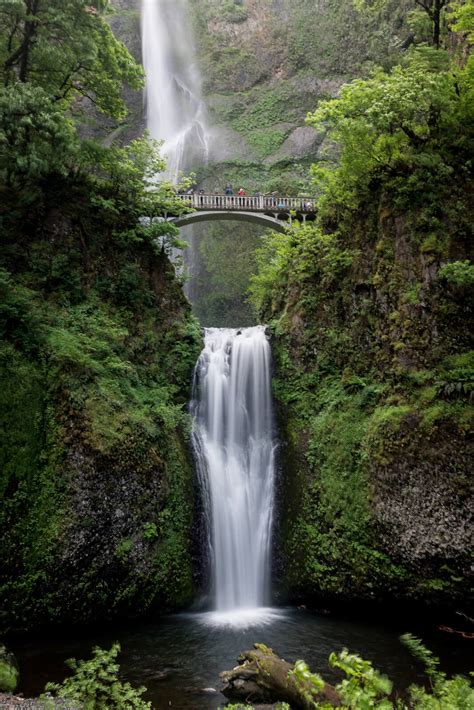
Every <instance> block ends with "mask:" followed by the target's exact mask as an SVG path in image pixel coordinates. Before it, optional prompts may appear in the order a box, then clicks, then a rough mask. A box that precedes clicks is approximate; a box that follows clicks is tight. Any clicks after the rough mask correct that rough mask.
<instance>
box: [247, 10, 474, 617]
mask: <svg viewBox="0 0 474 710" xmlns="http://www.w3.org/2000/svg"><path fill="white" fill-rule="evenodd" d="M450 5H451V13H450V14H449V15H447V14H446V15H445V16H444V27H445V34H444V35H443V37H442V43H443V44H444V45H445V46H449V47H450V51H449V52H448V51H446V49H444V48H439V49H438V48H435V47H432V46H429V45H427V44H426V43H420V44H416V43H415V46H413V47H412V48H411V49H410V50H409V51H408V52H407V53H406V54H405V55H404V57H403V60H402V61H401V63H400V64H399V65H397V66H395V67H394V68H393V69H392V70H391V71H388V72H387V71H384V70H382V69H376V70H375V71H374V72H373V74H372V76H371V77H370V78H368V79H365V80H362V79H358V80H356V81H354V82H352V83H350V84H348V85H347V86H345V87H344V88H343V89H342V91H341V94H340V97H339V98H337V99H335V100H331V101H328V102H323V103H321V104H320V105H319V107H318V109H317V110H316V112H314V113H313V114H311V115H310V116H309V119H308V120H309V122H310V123H311V124H312V125H315V126H317V127H318V128H319V129H321V128H325V129H326V130H328V132H329V136H330V137H331V139H332V140H333V141H335V142H336V145H337V146H338V151H339V156H338V159H337V160H334V159H332V160H327V161H319V162H318V163H317V164H316V165H315V166H314V169H313V172H314V179H315V183H316V187H317V189H318V191H319V199H318V220H317V224H316V225H315V226H310V227H300V228H294V229H293V230H292V231H291V233H290V234H289V236H288V237H282V236H280V235H269V236H268V237H267V238H266V240H265V242H264V244H263V246H262V248H261V249H260V252H259V253H258V261H259V264H260V269H259V273H258V274H257V276H256V277H255V278H254V280H253V286H252V293H253V301H254V303H255V304H256V307H257V309H258V312H259V314H260V318H262V319H266V320H267V321H268V322H269V323H270V325H271V327H272V330H273V333H274V343H275V352H276V358H277V365H278V376H277V380H276V384H275V391H276V395H277V398H278V400H279V401H280V403H281V405H282V408H283V411H284V412H285V419H283V418H282V427H283V430H284V432H285V434H286V439H287V442H288V448H287V452H286V453H284V454H283V456H284V463H285V464H286V466H287V467H289V469H290V470H291V473H287V474H286V476H284V481H283V502H282V508H283V509H282V518H283V532H282V541H281V543H282V547H283V558H284V560H285V563H284V565H283V568H284V569H286V573H285V583H286V585H287V588H289V589H290V590H291V592H292V593H293V594H295V595H313V594H314V595H318V594H319V595H320V594H323V595H328V596H331V597H334V596H339V597H346V598H353V597H354V596H359V597H363V598H368V599H373V598H383V597H386V596H387V595H388V596H394V595H395V596H399V597H403V598H406V597H407V596H408V597H411V598H412V599H424V600H432V601H437V602H445V603H447V604H453V603H454V604H463V603H465V602H466V601H467V598H468V596H469V581H468V580H469V563H468V559H467V554H466V551H467V549H468V547H469V542H468V538H467V537H466V534H465V533H466V527H465V522H466V520H467V519H468V517H469V507H470V497H469V484H468V481H469V469H470V464H469V453H468V452H469V430H470V424H471V423H472V406H471V397H472V391H473V390H472V388H473V375H474V369H473V367H474V361H473V357H472V352H471V351H470V350H469V347H470V342H469V334H468V329H467V328H466V323H467V321H468V319H469V318H470V317H471V314H472V300H471V298H472V292H471V291H470V290H469V287H470V286H471V287H472V282H473V277H474V267H473V266H472V264H471V263H470V261H469V249H470V239H471V237H472V234H471V230H472V221H473V220H472V199H471V198H472V187H473V185H472V174H471V158H472V150H473V147H474V143H473V139H474V133H473V128H474V124H473V118H474V102H473V99H474V96H473V78H474V75H473V70H474V64H473V59H472V55H471V54H470V52H469V43H470V42H471V40H472V30H473V24H472V21H473V6H472V2H467V3H451V4H450ZM423 19H424V18H423ZM454 32H457V33H458V34H454ZM459 33H462V34H461V36H460V35H459ZM428 36H429V33H428ZM285 420H286V421H285ZM290 560H291V563H290V564H289V565H288V561H290ZM288 566H289V569H288Z"/></svg>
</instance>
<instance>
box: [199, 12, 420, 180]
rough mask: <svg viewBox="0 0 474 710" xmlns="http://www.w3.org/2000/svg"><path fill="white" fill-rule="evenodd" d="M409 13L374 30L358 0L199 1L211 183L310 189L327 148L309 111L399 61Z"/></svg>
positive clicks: (389, 16) (383, 19)
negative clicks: (374, 69) (314, 165)
mask: <svg viewBox="0 0 474 710" xmlns="http://www.w3.org/2000/svg"><path fill="white" fill-rule="evenodd" d="M403 7H404V3H403V2H402V3H400V2H398V1H394V2H391V3H390V4H389V5H388V6H387V8H386V10H385V11H384V13H383V16H379V17H378V18H377V26H376V25H375V24H374V23H375V20H374V18H371V17H370V16H369V15H361V14H360V13H358V12H357V11H356V10H355V9H354V5H353V2H352V0H322V2H318V3H315V2H314V1H313V0H297V2H294V0H245V1H242V2H233V0H229V1H228V2H225V3H222V2H219V1H218V0H200V2H196V3H194V4H193V7H192V8H191V9H192V11H193V19H194V25H195V38H196V49H197V52H198V57H199V64H200V67H201V69H202V76H203V79H204V87H203V89H204V95H205V100H206V104H207V106H208V108H209V116H210V122H211V125H212V126H214V128H215V129H216V132H215V141H214V144H213V145H212V146H211V155H210V164H209V166H208V167H207V169H205V170H203V169H202V168H201V167H200V166H197V170H198V175H199V176H200V177H201V178H202V179H203V180H204V181H205V184H207V185H209V187H210V188H212V189H214V187H216V186H222V185H223V184H224V182H223V181H224V180H225V181H227V180H230V181H231V182H233V183H235V184H237V183H239V184H242V185H244V186H245V188H246V189H247V190H260V191H271V190H278V191H280V192H284V193H286V194H298V192H299V191H301V190H303V191H306V192H308V191H310V190H311V185H310V182H309V181H308V170H307V168H308V167H309V165H310V163H311V162H312V161H313V160H314V159H315V158H316V157H318V155H320V154H324V153H325V152H326V151H328V150H330V146H329V145H328V144H327V142H325V141H324V134H323V133H321V132H317V131H315V130H314V129H313V128H312V127H310V126H308V125H306V123H305V118H306V114H307V112H308V111H311V110H314V108H315V106H316V105H317V102H318V101H319V100H320V99H322V98H323V99H325V98H328V97H331V96H335V95H336V94H337V91H338V89H339V87H340V86H341V84H343V83H344V82H345V81H347V80H349V79H351V78H353V77H354V76H360V75H364V73H366V72H367V71H369V69H370V67H371V66H373V64H374V63H377V64H382V65H383V66H390V65H391V64H392V63H393V62H394V61H395V60H396V58H397V57H398V56H399V53H400V44H401V42H402V41H403V39H404V38H405V37H406V34H407V28H406V26H405V24H404V17H405V16H404V12H403Z"/></svg>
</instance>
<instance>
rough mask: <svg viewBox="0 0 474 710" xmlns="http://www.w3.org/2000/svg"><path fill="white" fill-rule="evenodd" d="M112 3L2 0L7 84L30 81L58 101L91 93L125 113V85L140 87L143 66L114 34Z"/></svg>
mask: <svg viewBox="0 0 474 710" xmlns="http://www.w3.org/2000/svg"><path fill="white" fill-rule="evenodd" d="M107 8H108V2H103V1H102V0H99V1H96V2H89V0H88V1H87V2H85V0H43V2H33V1H32V0H11V1H10V2H3V3H2V13H1V14H0V37H2V41H1V42H0V66H1V68H2V69H1V78H2V84H3V85H4V86H6V87H7V88H8V87H9V86H11V85H12V84H15V83H16V82H18V81H20V82H22V83H25V82H27V81H28V82H30V83H31V84H34V85H36V86H38V87H41V88H42V89H43V90H44V92H45V93H47V94H48V95H49V96H50V97H51V100H53V101H55V102H64V101H67V102H68V103H71V102H72V101H73V100H74V98H75V97H76V96H77V95H81V96H86V97H88V98H90V99H91V100H92V101H93V102H94V104H95V105H96V106H97V107H98V108H99V110H101V111H103V112H104V113H106V114H108V115H110V116H115V117H117V118H119V117H123V116H124V114H125V113H126V111H125V105H124V103H123V99H122V85H123V83H124V82H126V83H128V84H130V86H132V87H133V88H135V89H139V88H140V87H141V86H142V70H141V68H140V67H139V66H138V64H137V63H136V62H135V61H134V60H133V59H132V57H131V55H130V54H129V52H128V50H127V49H126V48H125V46H124V45H123V44H122V43H121V42H119V41H118V40H117V39H116V38H115V37H114V35H113V33H112V31H111V29H110V27H109V26H108V24H107V22H106V21H105V19H104V17H103V15H104V12H105V11H106V9H107ZM66 37H67V41H64V39H65V38H66Z"/></svg>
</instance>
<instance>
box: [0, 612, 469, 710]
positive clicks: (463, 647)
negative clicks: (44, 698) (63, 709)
mask: <svg viewBox="0 0 474 710" xmlns="http://www.w3.org/2000/svg"><path fill="white" fill-rule="evenodd" d="M388 614H390V611H389V610H388ZM247 623H248V625H245V624H242V625H240V626H239V625H234V626H229V625H226V624H222V623H219V618H217V619H216V617H215V614H213V613H212V612H211V613H188V614H177V615H173V616H167V617H162V618H160V619H158V620H156V621H151V620H148V621H146V622H145V621H144V622H134V623H130V624H129V625H128V626H125V625H121V626H118V625H114V626H109V627H107V628H104V629H97V628H94V629H87V630H86V629H85V630H84V631H83V632H78V630H77V629H75V630H74V631H71V632H69V633H66V632H62V634H61V635H57V636H54V635H52V634H51V632H50V631H48V633H47V634H45V635H44V636H43V637H40V636H38V637H28V638H23V639H21V638H16V639H11V640H10V641H9V646H10V648H11V650H12V651H13V652H14V653H15V654H16V656H17V658H18V661H19V663H20V667H21V672H22V677H21V685H20V688H19V691H20V692H23V693H24V694H25V696H27V697H32V696H34V695H37V694H39V693H40V692H41V691H42V690H43V689H44V686H45V683H46V682H47V681H51V680H55V681H61V680H63V679H64V677H65V676H66V675H67V669H66V667H65V665H64V661H65V660H66V659H67V658H71V657H75V658H87V657H90V654H91V649H92V647H93V646H95V645H98V646H101V647H102V648H110V646H111V645H112V643H113V642H114V641H119V642H120V644H121V647H122V652H121V654H120V657H119V663H120V666H121V676H122V677H123V679H125V680H128V681H130V682H131V683H132V684H134V685H144V686H146V687H147V689H148V691H147V693H146V696H145V697H146V698H147V699H148V700H151V701H152V703H153V706H154V707H155V708H157V709H158V710H163V709H164V708H169V707H172V708H175V710H215V709H216V708H218V707H219V706H224V705H225V703H226V699H225V697H224V696H223V695H222V694H221V693H220V692H219V689H220V687H221V686H220V681H219V673H220V672H221V671H223V670H226V669H230V668H233V667H234V666H235V665H236V659H237V656H238V655H239V654H240V653H241V651H243V650H245V649H248V648H250V647H251V646H252V644H254V643H255V642H260V643H265V644H267V645H268V646H271V647H272V648H273V649H274V650H275V651H276V652H277V653H278V654H279V655H281V656H283V657H284V658H285V659H286V660H288V661H295V660H297V659H299V658H303V659H305V660H306V661H307V662H308V663H309V664H310V667H311V668H312V669H313V670H318V671H319V672H321V673H322V674H323V675H324V677H325V678H327V680H329V681H331V680H333V681H334V680H336V679H335V677H334V676H331V672H330V671H329V669H328V664H327V659H328V656H329V654H330V653H331V652H332V651H337V650H340V649H342V648H343V647H347V648H349V649H350V650H352V651H355V652H358V653H360V654H361V655H362V656H363V657H365V658H367V659H370V660H372V662H373V663H374V665H375V666H376V667H377V668H379V669H381V670H382V671H384V672H385V673H387V674H388V675H389V676H390V678H391V679H392V680H393V681H394V684H395V688H396V689H397V691H398V692H403V691H404V689H406V688H407V686H408V685H409V684H410V683H413V682H418V683H422V682H423V680H424V675H423V672H422V668H421V666H420V664H419V663H418V662H417V661H414V660H413V659H412V657H411V656H410V655H409V653H408V651H406V649H405V648H404V647H403V646H402V644H401V643H400V641H399V640H398V637H399V635H400V634H401V633H403V632H405V631H411V632H413V633H415V634H416V635H419V636H421V637H422V638H423V640H424V641H425V643H427V644H428V645H429V647H430V648H431V649H432V650H433V651H434V652H435V653H436V654H437V655H439V656H440V657H441V660H442V667H443V669H444V670H446V671H447V672H450V671H451V672H457V673H467V672H468V670H469V668H468V665H469V653H468V650H469V649H468V647H467V644H468V643H469V642H468V641H466V642H464V643H461V642H460V640H459V639H456V638H454V637H453V635H448V634H442V633H440V632H436V631H435V630H434V627H432V628H431V630H427V628H422V627H418V628H415V627H414V625H413V623H412V622H410V623H409V622H407V623H406V624H405V623H403V622H402V623H401V624H399V625H398V627H395V626H394V627H392V628H390V627H389V626H387V625H381V624H378V623H376V622H373V623H370V622H369V621H367V620H364V621H360V620H353V619H352V620H349V619H344V618H341V617H336V616H332V615H330V614H325V613H324V614H323V613H315V612H311V611H309V610H303V609H301V610H300V609H294V608H287V609H269V610H267V611H266V612H265V611H262V613H261V614H260V617H259V618H256V619H255V620H254V622H253V623H252V622H247ZM210 689H215V691H217V692H212V691H211V690H210Z"/></svg>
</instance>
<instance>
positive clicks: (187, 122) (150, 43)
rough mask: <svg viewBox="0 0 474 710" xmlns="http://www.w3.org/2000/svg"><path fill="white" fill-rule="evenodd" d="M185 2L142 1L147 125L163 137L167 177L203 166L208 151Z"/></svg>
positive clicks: (203, 107)
mask: <svg viewBox="0 0 474 710" xmlns="http://www.w3.org/2000/svg"><path fill="white" fill-rule="evenodd" d="M188 14H189V10H188V1H187V0H142V49H143V65H144V67H145V73H146V115H147V126H148V130H149V131H150V135H151V136H152V138H156V139H158V140H163V141H164V146H163V154H164V156H165V157H166V160H167V170H166V176H167V177H168V178H169V179H171V180H173V181H176V180H177V178H178V173H179V171H181V170H188V169H189V168H190V166H192V165H204V164H206V162H207V157H208V152H209V137H208V128H207V122H206V111H205V106H204V103H203V101H202V96H201V76H200V73H199V71H198V69H197V66H196V62H195V56H194V53H195V52H194V42H193V39H192V34H191V31H190V28H189V23H188Z"/></svg>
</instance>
